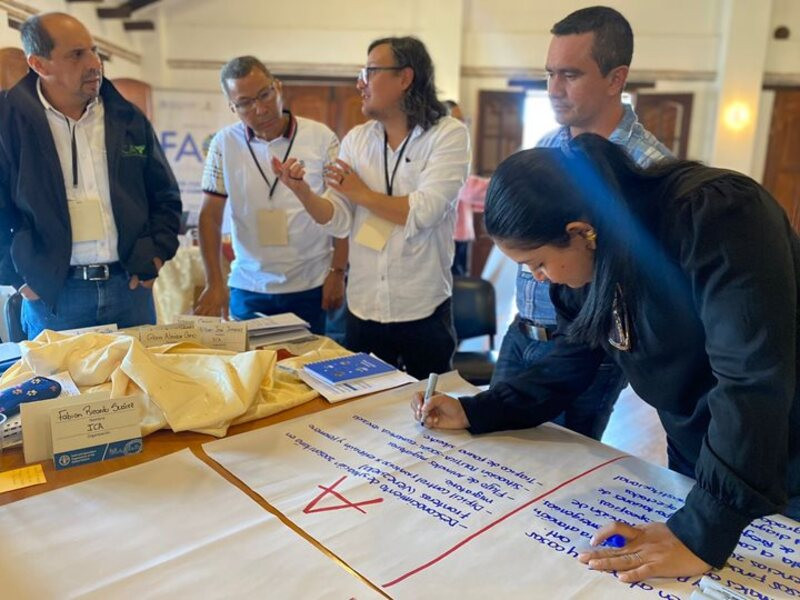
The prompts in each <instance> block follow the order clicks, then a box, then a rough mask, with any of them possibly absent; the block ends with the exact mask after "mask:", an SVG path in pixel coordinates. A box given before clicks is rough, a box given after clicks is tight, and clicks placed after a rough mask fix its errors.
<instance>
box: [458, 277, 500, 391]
mask: <svg viewBox="0 0 800 600" xmlns="http://www.w3.org/2000/svg"><path fill="white" fill-rule="evenodd" d="M453 321H454V323H455V328H456V337H457V338H458V342H459V343H461V341H463V340H467V339H470V338H474V337H478V336H482V335H488V336H489V350H488V351H486V352H456V355H455V357H453V366H454V367H455V369H456V370H457V371H458V372H459V373H460V374H461V376H462V377H463V378H464V379H466V380H467V381H469V382H470V383H472V384H473V385H488V384H489V381H490V380H491V378H492V373H493V372H494V365H495V363H496V362H497V353H496V352H495V351H494V336H495V334H496V333H497V313H496V310H495V298H494V286H493V285H492V284H491V282H489V281H486V280H485V279H481V278H480V277H453Z"/></svg>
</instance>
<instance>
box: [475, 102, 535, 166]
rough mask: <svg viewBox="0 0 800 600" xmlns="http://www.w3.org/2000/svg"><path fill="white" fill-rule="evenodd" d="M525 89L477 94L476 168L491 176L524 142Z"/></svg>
mask: <svg viewBox="0 0 800 600" xmlns="http://www.w3.org/2000/svg"><path fill="white" fill-rule="evenodd" d="M524 108H525V92H490V91H485V90H484V91H481V92H480V93H479V94H478V139H477V140H476V143H475V146H476V156H477V158H476V161H475V172H476V173H477V174H478V175H484V176H489V175H491V174H492V173H493V172H494V170H495V169H496V168H497V165H499V164H500V162H501V161H502V160H503V159H504V158H507V157H508V156H510V155H511V154H513V153H514V152H516V151H517V150H519V149H520V146H522V129H523V114H524Z"/></svg>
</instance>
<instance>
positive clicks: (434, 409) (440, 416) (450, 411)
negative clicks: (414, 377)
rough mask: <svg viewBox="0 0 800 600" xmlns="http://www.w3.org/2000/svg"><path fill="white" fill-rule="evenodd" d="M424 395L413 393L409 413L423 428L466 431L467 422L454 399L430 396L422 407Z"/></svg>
mask: <svg viewBox="0 0 800 600" xmlns="http://www.w3.org/2000/svg"><path fill="white" fill-rule="evenodd" d="M424 398H425V394H423V393H422V392H415V393H414V396H413V397H412V398H411V412H412V413H413V414H414V420H415V421H416V422H417V423H421V424H423V425H425V427H430V428H438V429H466V428H467V427H469V420H468V419H467V415H466V413H465V412H464V409H463V408H462V406H461V402H459V401H458V400H457V399H456V398H453V397H452V396H447V395H445V394H436V395H434V396H431V397H430V399H429V400H428V402H427V404H424V405H423V400H424Z"/></svg>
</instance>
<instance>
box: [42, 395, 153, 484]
mask: <svg viewBox="0 0 800 600" xmlns="http://www.w3.org/2000/svg"><path fill="white" fill-rule="evenodd" d="M139 412H140V411H139V399H138V397H135V396H126V397H124V398H115V399H113V400H112V399H107V400H98V401H94V402H85V401H84V402H80V403H78V404H68V405H65V406H60V407H57V408H54V409H53V410H51V412H50V431H51V433H52V436H53V465H54V466H55V468H56V469H66V468H68V467H74V466H77V465H83V464H87V463H93V462H97V461H100V460H108V459H110V458H116V457H119V456H127V455H129V454H138V453H139V452H141V450H142V431H141V428H140V426H139V422H140V418H139Z"/></svg>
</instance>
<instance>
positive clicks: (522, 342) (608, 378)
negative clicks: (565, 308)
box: [491, 317, 628, 440]
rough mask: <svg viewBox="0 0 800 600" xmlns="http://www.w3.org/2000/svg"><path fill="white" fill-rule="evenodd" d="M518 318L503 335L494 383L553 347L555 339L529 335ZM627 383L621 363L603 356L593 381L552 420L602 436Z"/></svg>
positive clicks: (534, 360)
mask: <svg viewBox="0 0 800 600" xmlns="http://www.w3.org/2000/svg"><path fill="white" fill-rule="evenodd" d="M518 319H519V317H516V318H515V319H514V321H513V322H512V323H511V326H510V327H509V328H508V332H507V333H506V335H505V337H504V338H503V343H502V345H501V346H500V353H499V355H498V357H497V365H496V366H495V369H494V373H493V375H492V381H491V385H494V384H496V383H498V382H500V381H506V380H508V379H511V378H513V377H515V376H516V375H518V374H520V373H522V372H523V371H525V370H526V369H528V368H529V367H530V366H531V365H533V364H535V363H536V362H538V361H539V360H540V359H541V358H542V357H544V356H546V355H547V353H548V352H550V351H551V350H552V349H553V346H554V343H553V342H540V341H537V340H531V339H529V338H528V337H527V336H526V335H525V334H524V333H522V331H520V329H519V327H518V326H517V322H518V321H517V320H518ZM627 384H628V382H627V381H626V379H625V376H624V375H623V373H622V370H621V369H620V368H619V366H617V364H616V363H613V362H611V360H610V359H608V360H604V361H603V363H602V364H601V365H600V368H599V369H598V370H597V375H596V376H595V379H594V381H593V382H592V384H591V385H590V386H589V387H588V388H587V389H586V391H584V392H583V393H582V394H581V395H580V396H578V397H577V398H575V399H574V400H573V401H572V402H571V403H570V405H569V407H568V408H567V409H566V410H565V411H564V412H563V413H561V414H560V415H558V416H557V417H556V418H555V419H553V422H554V423H558V424H559V425H563V426H564V427H566V428H567V429H571V430H572V431H577V432H578V433H582V434H583V435H585V436H588V437H591V438H594V439H596V440H599V439H600V438H601V437H603V431H605V428H606V425H608V420H609V419H610V418H611V411H612V410H613V409H614V403H615V402H616V401H617V398H618V397H619V394H620V392H621V391H622V390H623V388H624V387H625V386H626V385H627Z"/></svg>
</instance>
